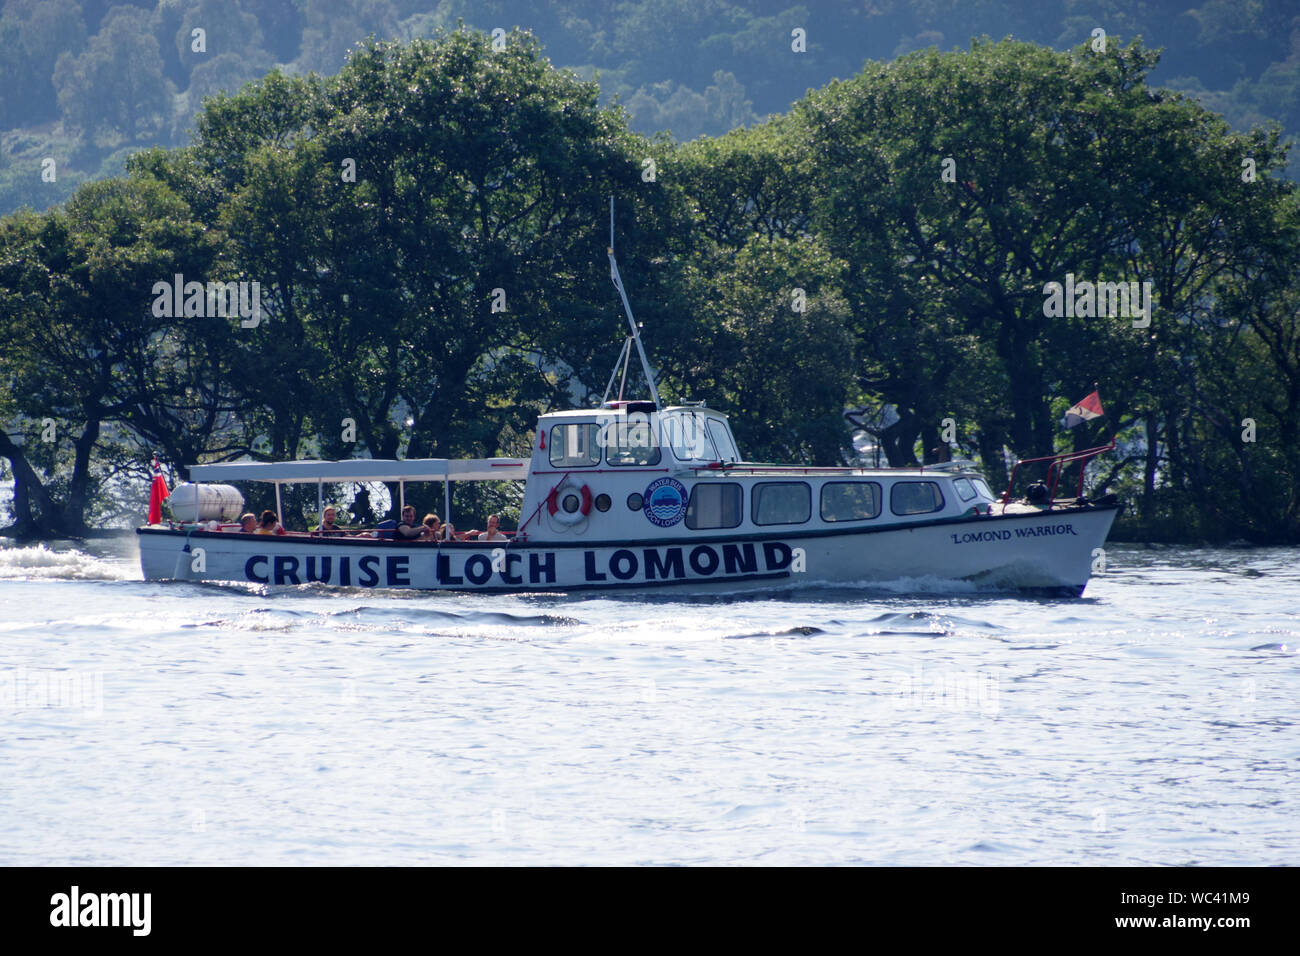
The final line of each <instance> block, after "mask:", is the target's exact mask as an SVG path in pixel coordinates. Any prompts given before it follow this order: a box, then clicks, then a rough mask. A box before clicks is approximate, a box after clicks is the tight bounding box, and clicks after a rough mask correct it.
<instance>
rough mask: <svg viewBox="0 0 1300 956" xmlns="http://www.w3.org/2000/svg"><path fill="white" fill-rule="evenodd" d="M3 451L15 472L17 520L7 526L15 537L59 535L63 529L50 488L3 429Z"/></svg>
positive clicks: (0, 447)
mask: <svg viewBox="0 0 1300 956" xmlns="http://www.w3.org/2000/svg"><path fill="white" fill-rule="evenodd" d="M0 455H3V456H4V457H5V458H6V459H8V460H9V467H10V469H11V470H12V471H13V474H14V518H15V522H14V525H13V527H11V528H10V529H8V530H9V531H10V532H11V533H12V534H13V535H14V536H15V537H25V538H30V537H43V538H54V537H58V535H59V532H60V531H61V530H62V529H60V528H59V527H58V526H57V523H56V520H55V519H56V515H57V513H58V510H57V509H56V508H55V507H54V504H53V502H51V500H50V494H49V492H48V491H47V490H46V488H45V485H44V484H43V483H42V482H41V478H40V475H38V474H37V473H36V471H35V469H33V468H32V466H31V463H30V462H28V460H27V456H26V455H24V454H23V450H22V447H21V446H19V445H15V444H14V443H13V440H12V439H10V437H9V436H8V434H6V433H5V432H4V431H3V430H2V429H0ZM20 498H21V500H20ZM33 506H34V507H33ZM20 508H21V509H22V510H21V511H20V510H19V509H20Z"/></svg>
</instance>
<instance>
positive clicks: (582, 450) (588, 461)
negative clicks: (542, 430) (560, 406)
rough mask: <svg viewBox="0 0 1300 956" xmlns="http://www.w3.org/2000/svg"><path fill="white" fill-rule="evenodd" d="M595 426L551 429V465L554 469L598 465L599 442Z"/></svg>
mask: <svg viewBox="0 0 1300 956" xmlns="http://www.w3.org/2000/svg"><path fill="white" fill-rule="evenodd" d="M598 431H599V429H598V428H597V426H596V425H594V424H591V423H584V424H581V425H554V426H552V427H551V464H552V465H553V466H554V467H556V468H586V467H588V466H590V465H599V464H600V442H599V440H598Z"/></svg>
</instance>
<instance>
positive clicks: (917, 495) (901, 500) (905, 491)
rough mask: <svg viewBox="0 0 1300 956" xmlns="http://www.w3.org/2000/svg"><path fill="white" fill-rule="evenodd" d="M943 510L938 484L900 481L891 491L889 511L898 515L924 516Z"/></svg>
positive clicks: (941, 494) (941, 495)
mask: <svg viewBox="0 0 1300 956" xmlns="http://www.w3.org/2000/svg"><path fill="white" fill-rule="evenodd" d="M942 508H943V492H941V491H940V490H939V484H938V482H934V481H899V482H896V483H895V484H894V487H892V488H890V489H889V510H890V511H892V512H893V513H894V514H896V515H924V514H930V513H931V512H932V511H940V510H942Z"/></svg>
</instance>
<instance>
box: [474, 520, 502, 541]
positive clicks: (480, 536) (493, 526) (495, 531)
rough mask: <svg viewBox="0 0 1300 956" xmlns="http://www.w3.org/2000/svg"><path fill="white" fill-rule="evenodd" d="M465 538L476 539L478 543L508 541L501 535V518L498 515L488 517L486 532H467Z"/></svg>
mask: <svg viewBox="0 0 1300 956" xmlns="http://www.w3.org/2000/svg"><path fill="white" fill-rule="evenodd" d="M466 537H467V538H476V540H479V541H509V540H510V539H509V538H507V537H506V536H505V535H503V534H502V533H501V518H500V517H499V516H498V515H488V520H487V530H486V531H477V530H475V531H469V532H467V533H466Z"/></svg>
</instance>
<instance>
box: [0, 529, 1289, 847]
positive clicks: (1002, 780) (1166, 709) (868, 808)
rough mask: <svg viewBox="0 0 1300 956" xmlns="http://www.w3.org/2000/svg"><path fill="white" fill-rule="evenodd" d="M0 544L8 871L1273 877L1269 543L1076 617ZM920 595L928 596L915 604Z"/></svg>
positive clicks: (1283, 802) (1282, 764)
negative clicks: (693, 868)
mask: <svg viewBox="0 0 1300 956" xmlns="http://www.w3.org/2000/svg"><path fill="white" fill-rule="evenodd" d="M90 550H91V551H92V552H93V553H86V552H84V551H76V550H71V549H68V548H63V549H59V548H56V549H53V550H51V549H46V548H12V547H11V548H7V549H3V550H0V649H2V650H0V654H2V656H0V729H2V731H3V732H2V733H0V863H2V864H64V865H97V864H107V865H120V864H138V865H155V864H156V865H177V864H425V863H463V862H474V863H488V864H528V863H593V864H626V863H686V864H691V863H705V864H709V863H757V864H820V863H868V864H891V865H897V864H999V865H1001V864H1017V865H1019V864H1075V863H1081V864H1105V865H1111V864H1137V865H1148V864H1178V865H1183V864H1294V863H1295V861H1296V848H1297V843H1298V842H1300V841H1298V840H1297V829H1298V827H1300V824H1297V822H1296V821H1297V819H1300V816H1298V815H1297V812H1296V811H1297V794H1300V734H1297V730H1296V724H1297V719H1298V717H1300V714H1298V711H1300V704H1297V700H1298V699H1300V657H1298V656H1297V647H1298V646H1300V622H1298V621H1297V614H1296V611H1297V607H1298V606H1300V568H1298V566H1297V561H1296V555H1297V552H1296V551H1294V550H1286V549H1271V550H1251V551H1247V550H1224V551H1216V550H1190V549H1173V550H1144V549H1137V548H1125V547H1122V546H1114V547H1112V548H1110V549H1108V558H1109V568H1108V571H1107V573H1106V574H1104V575H1102V576H1101V577H1099V578H1096V579H1095V580H1094V582H1093V583H1092V584H1091V585H1090V586H1089V588H1088V591H1087V594H1086V597H1085V598H1083V599H1082V600H1075V601H1049V600H1030V599H1023V598H1016V597H1012V596H1008V595H998V594H989V593H980V592H978V591H969V592H968V593H963V594H959V595H957V596H951V595H944V594H940V593H938V592H937V591H934V589H933V588H931V593H924V592H923V593H919V594H918V593H903V591H902V590H901V586H895V587H894V588H893V589H892V590H891V589H888V588H876V589H874V590H867V591H859V592H853V591H846V590H833V591H832V590H826V591H812V592H801V593H796V594H793V595H791V594H786V595H775V596H771V597H767V598H763V599H757V600H756V599H752V598H747V599H743V600H741V599H735V600H727V599H718V598H712V599H694V600H692V599H686V598H682V597H680V596H678V597H671V596H669V597H665V596H662V595H660V596H656V597H654V598H653V599H636V600H633V599H626V598H619V599H610V598H600V597H592V596H589V595H588V596H582V597H574V598H566V597H557V596H532V597H503V596H483V595H465V596H445V595H444V596H429V595H421V594H414V595H413V594H410V593H402V592H363V591H360V590H351V591H346V592H324V591H319V590H315V589H313V588H311V587H303V588H270V589H257V590H246V589H242V588H240V589H236V588H227V587H217V586H212V585H190V584H152V583H146V582H143V581H141V580H139V577H140V575H139V569H138V565H137V564H136V558H135V555H134V541H133V540H124V541H121V542H108V543H98V544H96V545H94V546H93V547H92V548H91V549H90ZM907 586H908V587H911V588H917V587H920V588H924V587H925V586H926V582H909V583H908V585H907Z"/></svg>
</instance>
